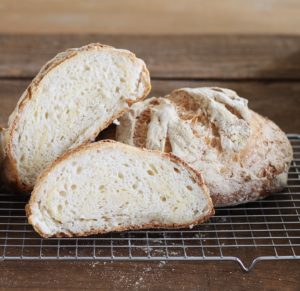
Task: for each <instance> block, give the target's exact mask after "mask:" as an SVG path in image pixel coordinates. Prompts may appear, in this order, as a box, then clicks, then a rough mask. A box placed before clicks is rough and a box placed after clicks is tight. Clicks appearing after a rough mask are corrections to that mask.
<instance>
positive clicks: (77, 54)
mask: <svg viewBox="0 0 300 291" xmlns="http://www.w3.org/2000/svg"><path fill="white" fill-rule="evenodd" d="M98 52H103V53H107V54H109V53H111V54H112V55H118V56H120V58H121V59H123V60H124V58H127V59H128V63H130V62H131V64H133V65H132V67H134V68H136V70H137V68H140V71H139V76H138V77H137V81H136V84H135V86H136V87H135V89H134V92H133V90H131V91H130V94H131V95H132V96H126V94H125V96H124V97H122V98H123V99H122V98H121V99H122V101H120V103H119V105H118V106H115V105H113V106H112V107H113V108H107V114H106V115H107V118H104V119H103V120H102V119H101V116H106V115H105V114H104V111H103V113H99V112H98V111H97V110H96V111H97V112H98V113H97V112H92V115H91V116H94V117H95V120H92V121H89V120H88V119H87V120H86V124H84V122H82V121H81V120H80V121H81V122H79V120H77V119H76V118H79V117H78V116H79V115H80V114H78V113H76V112H73V111H74V106H75V104H76V102H77V101H78V100H79V99H80V96H79V97H78V100H75V99H76V98H75V97H74V96H73V95H74V94H73V95H72V94H71V95H72V96H73V97H74V98H72V100H69V101H68V100H65V102H66V104H65V105H63V106H62V108H63V111H62V112H57V111H54V110H56V109H55V108H54V109H53V110H52V107H53V106H54V107H55V105H57V100H53V101H52V102H50V103H51V104H50V107H51V106H52V107H51V109H49V110H52V112H55V114H54V115H57V114H58V117H57V121H55V122H56V123H55V124H54V125H55V126H54V127H56V128H57V127H59V123H61V124H62V125H67V124H74V123H75V122H78V123H79V124H81V128H77V129H75V128H73V129H70V130H69V131H70V132H73V133H74V132H78V136H74V134H73V135H72V136H68V137H67V138H66V139H65V140H67V139H70V142H69V143H68V144H64V145H61V146H60V144H62V142H61V140H60V139H59V138H61V136H60V135H59V134H57V132H56V133H54V130H53V129H51V132H53V134H52V133H51V132H49V134H48V135H46V134H42V135H41V137H40V139H41V140H39V141H37V140H38V139H36V136H35V137H33V139H35V140H36V144H34V143H32V152H31V153H30V154H32V155H33V156H36V155H39V157H37V158H36V159H33V160H30V161H28V163H27V164H28V165H29V164H30V167H28V166H24V167H23V164H24V162H22V161H21V159H22V156H25V157H27V158H28V157H29V156H30V155H28V154H27V153H25V155H24V153H21V151H20V150H19V149H20V148H21V147H24V148H28V149H29V148H30V147H31V146H29V145H28V146H27V147H26V146H25V144H24V140H22V138H23V137H20V136H19V132H22V130H23V129H22V128H20V127H24V126H27V127H28V128H33V127H32V125H30V126H29V125H28V122H24V120H25V121H28V120H29V119H31V118H32V116H34V114H37V116H38V120H36V122H33V125H35V124H36V127H37V128H34V129H32V131H33V132H39V128H38V126H39V125H40V124H42V122H41V119H43V120H44V119H45V118H48V113H47V112H43V110H44V109H43V110H41V109H40V108H38V107H36V106H37V104H38V103H37V104H36V103H35V100H37V98H41V94H40V93H39V92H40V91H43V90H45V92H49V91H51V88H52V89H53V86H56V84H57V83H56V82H50V81H49V82H48V83H47V80H50V79H51V76H52V77H53V75H54V72H57V71H58V69H60V68H65V67H66V66H67V64H68V63H70V62H72V61H74V60H75V59H76V58H77V59H82V58H83V57H82V56H84V55H86V54H87V53H90V54H93V53H98ZM112 63H113V62H112ZM116 66H117V68H118V69H120V71H122V70H123V69H124V68H123V67H122V65H120V66H119V65H118V64H117V65H116ZM123 66H126V61H124V63H123ZM82 68H83V69H82ZM122 68H123V69H122ZM81 69H82V70H85V67H84V65H83V63H82V65H81ZM86 70H87V71H86V72H87V73H84V74H82V76H84V75H85V74H88V73H89V70H90V69H89V66H86ZM124 70H125V69H124ZM67 72H70V71H67ZM71 72H72V70H71ZM98 73H99V72H98ZM129 73H130V72H129ZM65 76H68V75H67V74H66V75H65ZM73 77H74V76H72V78H73ZM64 78H66V77H64ZM75 78H77V77H76V76H75ZM59 79H61V78H57V80H59ZM99 79H100V81H101V80H102V79H105V78H101V76H100V78H99ZM131 81H132V80H131ZM109 82H111V81H109ZM124 82H125V83H126V82H127V80H126V78H125V79H124ZM128 83H129V81H128ZM72 84H73V83H72V80H71V79H70V84H67V85H68V86H66V88H72V87H73V85H72ZM69 85H70V86H69ZM131 85H132V84H131ZM125 87H126V86H125V85H124V88H125ZM62 88H65V87H62ZM98 89H99V88H98ZM114 90H116V92H118V90H122V88H118V87H116V88H115V89H114ZM124 90H125V89H124ZM150 90H151V84H150V76H149V72H148V70H147V67H146V65H145V63H144V62H143V61H142V60H141V59H138V58H136V56H135V55H134V54H133V53H131V52H129V51H127V50H122V49H115V48H113V47H110V46H106V45H102V44H99V43H93V44H89V45H86V46H83V47H81V48H74V49H69V50H67V51H65V52H62V53H59V54H58V55H57V56H55V57H54V58H53V59H52V60H50V61H49V62H48V63H47V64H45V65H44V66H43V67H42V69H41V70H40V72H39V73H38V75H37V76H36V77H35V78H34V80H33V81H32V82H31V84H30V85H29V87H28V88H27V89H26V91H25V92H24V93H23V95H22V96H21V98H20V100H19V102H18V104H17V106H16V108H15V110H14V112H13V113H12V114H11V116H10V118H9V122H8V129H7V134H6V135H5V152H6V157H5V163H4V167H5V171H4V172H5V176H6V180H7V181H8V182H9V183H10V184H12V185H15V186H16V187H17V188H18V189H20V190H21V191H23V192H28V191H30V190H32V188H33V186H34V183H35V180H36V178H37V176H38V175H39V174H40V173H41V172H42V170H43V169H45V168H46V167H47V166H48V165H49V164H51V163H52V162H53V160H55V159H56V158H58V157H59V156H60V155H61V154H63V153H64V152H65V151H67V150H69V149H71V148H72V147H76V146H79V145H82V144H86V143H89V142H90V141H93V140H95V138H96V136H97V135H98V134H99V132H100V131H102V130H103V129H105V128H106V127H108V126H109V125H110V124H111V123H112V122H113V120H114V119H116V118H118V117H120V116H121V115H122V114H123V113H124V112H125V111H126V110H128V107H129V106H130V105H131V104H133V103H135V102H137V101H139V100H142V99H144V98H145V97H146V96H147V95H148V93H149V92H150ZM124 92H125V91H124ZM94 93H95V92H94ZM102 93H103V92H102ZM102 93H101V94H102ZM47 94H48V93H47ZM84 94H85V93H84ZM101 94H100V95H101ZM116 94H117V93H116ZM119 94H121V93H119ZM100 95H99V96H100ZM108 95H109V94H108ZM133 95H134V96H133ZM49 96H50V95H49ZM56 97H57V96H56ZM56 97H55V98H56ZM96 97H97V96H96V95H95V97H93V96H91V98H92V99H93V100H92V102H88V105H87V106H89V107H91V108H93V106H94V107H95V104H94V105H93V101H95V99H96ZM127 97H128V98H127ZM47 98H48V97H47ZM47 98H46V99H47ZM97 98H98V97H97ZM99 98H100V97H99ZM106 98H107V96H106ZM56 99H57V98H56ZM58 99H60V98H58ZM121 99H120V100H121ZM85 100H86V99H85ZM71 101H72V102H73V103H72V102H71ZM78 102H81V101H78ZM106 102H107V101H106ZM39 103H41V102H39ZM121 103H122V104H121ZM30 104H31V105H33V107H36V108H38V109H37V111H35V112H37V113H34V112H31V113H30V114H29V113H26V110H27V109H28V108H29V105H30ZM89 104H90V105H89ZM58 105H59V104H58ZM47 106H48V105H47ZM47 106H46V107H47ZM80 106H81V107H84V106H82V105H80ZM44 107H45V106H44ZM48 107H49V106H48ZM98 108H99V107H98ZM68 110H69V111H68ZM72 110H73V111H72ZM75 110H76V108H75ZM52 112H51V113H52ZM65 112H70V114H73V115H74V119H73V120H72V122H70V121H69V120H68V118H69V117H65V120H64V119H62V116H65ZM70 114H69V116H70ZM97 114H98V115H97ZM87 115H89V113H87ZM41 116H42V117H41ZM44 116H46V117H45V118H44ZM97 116H98V117H97ZM80 118H84V116H83V115H82V116H81V115H80ZM49 119H50V121H53V119H52V118H51V117H50V118H49ZM43 122H45V123H48V125H49V124H50V123H49V120H47V121H43ZM26 124H27V125H26ZM49 126H50V125H49ZM51 126H52V125H51ZM51 126H50V127H51ZM66 130H67V131H68V129H66ZM24 131H25V130H24ZM26 132H27V131H26ZM20 135H21V134H20ZM52 135H53V136H52ZM69 135H70V134H69ZM56 137H57V138H58V140H55V138H56ZM53 138H54V141H52V140H53ZM19 139H20V140H19ZM47 143H49V145H51V144H54V145H55V146H53V148H55V149H54V150H53V152H52V151H51V149H52V147H51V146H45V147H46V151H48V150H49V152H50V154H49V156H50V157H51V158H45V155H44V154H43V151H41V153H40V154H38V152H39V151H38V149H36V148H35V147H37V146H39V145H43V144H47ZM16 149H17V150H16ZM44 158H45V161H43V160H42V159H44ZM35 166H36V170H33V168H34V167H35ZM31 171H32V173H29V172H31Z"/></svg>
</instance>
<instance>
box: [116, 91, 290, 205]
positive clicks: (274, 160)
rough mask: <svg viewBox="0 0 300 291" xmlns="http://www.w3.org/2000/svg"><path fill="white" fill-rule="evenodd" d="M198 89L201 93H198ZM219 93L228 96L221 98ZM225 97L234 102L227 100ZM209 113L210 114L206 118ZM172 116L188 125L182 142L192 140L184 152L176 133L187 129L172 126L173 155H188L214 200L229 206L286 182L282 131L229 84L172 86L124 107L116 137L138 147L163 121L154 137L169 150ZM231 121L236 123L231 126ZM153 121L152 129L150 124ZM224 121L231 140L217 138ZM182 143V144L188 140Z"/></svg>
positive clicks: (277, 188) (286, 150) (286, 156)
mask: <svg viewBox="0 0 300 291" xmlns="http://www.w3.org/2000/svg"><path fill="white" fill-rule="evenodd" d="M197 90H198V91H197ZM201 90H202V91H201ZM219 92H220V93H222V95H221V96H219V95H217V96H215V95H214V94H219ZM192 94H194V95H196V97H197V96H198V95H200V97H199V98H200V101H201V102H203V103H202V105H199V103H197V102H198V101H197V102H195V100H196V97H194V96H192ZM201 94H202V95H201ZM205 94H207V95H206V96H205ZM203 95H204V97H206V98H207V99H204V98H203ZM224 95H225V96H224ZM201 98H203V99H204V100H205V101H203V99H201ZM209 98H211V99H212V100H213V101H212V102H214V103H213V105H214V107H211V108H209V107H208V106H209V105H210V104H209V102H210V100H211V99H209ZM213 98H215V99H213ZM218 98H219V99H218ZM221 98H223V99H221ZM225 98H228V99H229V101H228V103H227V104H226V99H225ZM215 101H217V102H219V104H216V103H217V102H215ZM230 102H232V103H234V102H236V103H235V104H233V105H232V104H231V103H230ZM200 104H201V103H200ZM224 104H225V106H224ZM163 106H165V107H163ZM170 108H171V109H172V110H170ZM209 109H211V110H212V109H214V110H215V112H209V111H208V110H209ZM164 110H165V111H164ZM146 113H147V114H146ZM171 113H172V114H171ZM155 114H156V115H155ZM209 114H211V116H213V117H212V118H211V119H209V118H210V116H209ZM171 115H172V116H171ZM157 116H159V119H162V118H164V119H165V120H164V121H161V120H160V121H159V122H156V124H155V123H153V121H154V122H155V121H156V120H157ZM216 116H217V117H216ZM220 116H221V117H220ZM218 117H219V119H217V118H218ZM155 118H156V119H155ZM159 119H158V120H159ZM174 120H175V122H174ZM241 120H242V122H243V124H242V125H243V126H244V128H247V127H248V130H249V129H250V130H249V135H248V136H247V135H245V134H244V135H243V132H241V130H240V129H239V127H238V126H239V124H241ZM168 122H174V125H171V127H170V125H169V123H168ZM176 122H178V123H180V124H184V125H185V126H186V128H188V129H187V131H185V132H184V134H186V132H188V130H189V131H191V132H192V133H191V134H190V135H189V137H190V138H191V140H188V142H190V143H191V142H192V141H193V142H195V141H196V142H195V143H194V144H196V146H195V148H196V150H194V151H192V152H191V154H190V153H188V154H190V155H187V154H186V153H187V152H186V151H187V150H186V149H185V148H183V146H182V143H181V144H180V141H181V140H180V138H182V139H183V137H184V140H186V139H187V135H184V134H182V136H179V135H178V132H176V135H175V134H174V135H173V139H174V140H176V141H178V140H179V142H178V143H177V144H175V146H176V147H177V148H178V147H180V146H181V148H180V150H181V152H180V151H177V152H178V155H179V156H180V157H181V158H182V159H184V158H183V157H184V156H187V157H189V158H190V160H191V162H189V164H190V165H191V166H192V167H194V168H195V169H196V170H200V171H202V173H203V175H204V178H205V182H206V184H207V186H208V187H209V190H210V194H211V196H212V199H213V202H214V205H215V206H217V207H222V206H231V205H237V204H240V203H245V202H250V201H255V200H257V199H262V198H264V197H266V196H268V195H270V194H271V193H273V192H276V191H281V190H282V189H283V188H284V187H285V186H286V183H287V173H288V169H289V164H290V162H291V160H292V148H291V145H290V143H289V141H288V139H287V137H286V136H285V134H284V133H283V132H282V131H281V130H280V129H279V127H277V126H276V125H275V124H274V123H273V122H272V121H270V120H269V119H267V118H264V117H262V116H260V115H259V114H257V113H255V112H253V111H251V110H250V109H248V107H247V101H246V100H245V99H243V98H240V97H239V96H238V95H237V94H236V93H235V92H234V91H232V90H228V89H222V88H195V89H190V88H184V89H177V90H174V91H173V92H172V93H171V94H169V95H167V96H165V98H155V97H153V98H150V99H146V100H145V101H143V102H140V103H137V104H136V105H134V106H133V107H132V108H131V109H130V112H128V113H126V114H125V115H124V116H123V117H122V118H121V119H120V123H121V124H120V126H118V127H117V134H116V139H117V140H119V141H121V142H125V143H128V144H131V145H135V146H138V147H141V146H146V145H147V143H148V145H150V146H151V145H153V144H154V145H155V146H157V144H158V143H157V140H154V141H153V140H150V141H151V143H149V142H148V141H149V139H150V138H152V139H153V138H157V137H156V136H157V135H156V136H155V135H152V136H151V135H149V133H151V130H152V131H154V132H159V131H160V129H161V128H163V126H164V125H165V124H168V127H167V129H166V130H165V132H166V135H165V136H163V137H162V136H160V137H159V138H160V139H161V138H162V139H165V145H163V146H162V149H161V150H163V151H172V147H171V145H170V140H169V139H170V135H171V131H172V128H174V127H175V126H177V124H178V123H176ZM220 122H223V128H221V129H220V128H218V125H219V124H220ZM235 122H236V124H237V125H238V126H236V128H234V126H235V124H234V123H235ZM154 124H155V126H156V130H153V128H154ZM157 124H158V125H157ZM151 126H152V128H151ZM172 126H173V127H172ZM230 126H232V128H233V130H235V135H233V142H236V141H238V143H237V146H232V147H230V146H231V144H229V146H228V143H227V144H222V137H221V134H222V133H223V132H222V130H227V129H228V128H230ZM176 128H177V127H176ZM225 133H226V132H225ZM229 133H232V132H229ZM175 136H176V139H175V138H174V137H175ZM198 142H199V143H198ZM184 145H186V146H187V147H188V146H189V143H186V144H184ZM226 146H227V147H226ZM146 147H147V146H146ZM148 148H149V147H148ZM269 152H270V153H271V154H270V153H269ZM174 153H175V154H176V152H174ZM207 157H208V158H207ZM212 157H213V158H212ZM186 161H187V160H186ZM220 169H221V170H223V171H224V174H223V172H221V171H220V172H217V171H219V170H220ZM208 173H209V174H208ZM225 173H226V174H225ZM214 175H215V176H214ZM214 177H216V178H218V180H217V179H214ZM225 188H226V190H225Z"/></svg>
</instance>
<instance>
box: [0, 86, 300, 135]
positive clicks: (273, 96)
mask: <svg viewBox="0 0 300 291" xmlns="http://www.w3.org/2000/svg"><path fill="white" fill-rule="evenodd" d="M28 84H29V80H0V88H1V90H0V104H1V106H0V125H2V126H4V125H5V123H6V120H7V118H8V115H9V114H10V112H11V111H12V110H13V109H14V107H15V105H16V103H17V100H18V99H19V97H20V96H21V94H22V92H23V91H24V90H25V88H26V86H27V85H28ZM201 86H220V87H227V88H231V89H234V90H236V91H237V92H238V93H239V94H240V95H241V96H243V97H245V98H247V99H249V106H250V108H252V109H253V110H255V111H257V112H259V113H261V114H262V115H264V116H268V117H269V118H270V119H272V120H274V121H275V122H276V123H277V124H278V125H279V126H280V127H281V128H282V129H283V130H284V131H286V132H293V133H297V132H298V133H299V132H300V118H299V108H300V97H299V96H300V82H256V81H255V82H254V81H253V82H234V81H230V82H229V81H218V82H213V81H170V80H164V81H159V80H154V81H152V92H151V94H150V95H149V96H164V95H165V94H167V93H169V92H171V91H172V90H173V89H176V88H181V87H201Z"/></svg>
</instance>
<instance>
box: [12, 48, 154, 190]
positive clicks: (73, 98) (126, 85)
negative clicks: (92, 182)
mask: <svg viewBox="0 0 300 291" xmlns="http://www.w3.org/2000/svg"><path fill="white" fill-rule="evenodd" d="M145 71H146V68H145V64H144V62H143V61H142V60H140V59H137V58H135V56H134V55H133V54H131V53H130V52H128V51H124V50H117V49H113V48H110V47H104V48H101V49H89V50H87V51H84V50H81V51H80V52H79V53H78V54H77V55H75V56H73V57H71V58H69V59H67V60H65V61H64V62H62V63H61V64H59V65H58V66H56V67H55V68H53V69H52V70H51V71H50V72H48V73H47V74H46V75H45V76H44V77H43V78H42V80H41V81H40V82H39V84H38V86H37V87H36V88H35V91H34V92H33V94H32V96H31V99H30V100H28V102H27V103H26V105H25V107H24V109H23V111H22V112H21V113H20V115H19V120H18V121H17V123H16V127H15V129H14V131H13V133H12V135H13V136H12V156H13V158H14V160H15V163H16V170H17V172H18V176H19V178H20V180H21V182H22V183H23V184H25V185H27V186H29V188H30V187H32V186H33V185H34V183H35V181H36V178H37V176H38V175H39V174H40V173H41V171H42V170H43V169H44V168H46V167H47V166H48V165H49V164H50V163H51V162H53V160H55V159H56V158H57V157H59V156H60V155H61V154H62V153H64V152H65V151H66V150H68V149H70V148H73V147H76V146H78V145H81V144H82V143H84V142H86V141H89V140H94V139H95V137H96V136H97V134H98V133H99V131H100V130H102V129H104V128H105V127H107V126H108V125H109V123H111V122H112V119H113V118H115V117H117V116H118V115H120V114H121V113H122V112H123V111H124V110H125V109H126V108H128V102H135V101H136V100H137V99H139V98H141V97H143V95H145V94H146V93H147V92H145V91H146V90H148V88H146V84H145V80H142V77H143V78H145V76H142V75H143V74H145V75H146V73H145ZM148 77H149V76H148ZM146 78H147V76H146ZM148 81H149V80H148ZM148 85H149V86H150V84H148Z"/></svg>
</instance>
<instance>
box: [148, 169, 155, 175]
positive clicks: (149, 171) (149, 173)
mask: <svg viewBox="0 0 300 291" xmlns="http://www.w3.org/2000/svg"><path fill="white" fill-rule="evenodd" d="M147 173H148V175H150V176H155V173H154V172H153V171H152V170H147Z"/></svg>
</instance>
